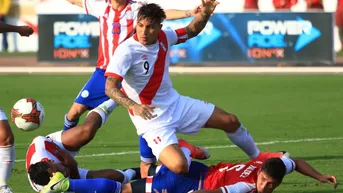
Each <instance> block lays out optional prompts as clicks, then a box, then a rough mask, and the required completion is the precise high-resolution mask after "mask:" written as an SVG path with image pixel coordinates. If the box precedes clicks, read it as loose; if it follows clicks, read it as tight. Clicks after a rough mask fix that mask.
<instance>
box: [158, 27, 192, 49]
mask: <svg viewBox="0 0 343 193" xmlns="http://www.w3.org/2000/svg"><path fill="white" fill-rule="evenodd" d="M163 31H164V33H165V34H166V36H167V40H168V45H169V46H172V45H176V44H180V43H183V42H185V41H187V40H188V35H187V30H186V28H180V29H177V30H173V29H166V30H163Z"/></svg>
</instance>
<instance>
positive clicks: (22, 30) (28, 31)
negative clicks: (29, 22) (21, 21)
mask: <svg viewBox="0 0 343 193" xmlns="http://www.w3.org/2000/svg"><path fill="white" fill-rule="evenodd" d="M4 32H17V33H18V34H20V35H21V36H27V37H28V36H30V35H32V34H33V29H32V28H31V27H29V26H15V25H9V24H6V23H3V22H0V33H4Z"/></svg>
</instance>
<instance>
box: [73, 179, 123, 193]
mask: <svg viewBox="0 0 343 193" xmlns="http://www.w3.org/2000/svg"><path fill="white" fill-rule="evenodd" d="M69 182H70V186H69V189H68V192H69V191H70V192H77V193H94V192H99V193H100V192H101V193H121V183H119V182H116V181H113V180H109V179H105V178H94V179H74V180H73V179H70V180H69Z"/></svg>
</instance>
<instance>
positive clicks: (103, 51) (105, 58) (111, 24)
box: [83, 0, 145, 70]
mask: <svg viewBox="0 0 343 193" xmlns="http://www.w3.org/2000/svg"><path fill="white" fill-rule="evenodd" d="M144 2H145V1H140V0H127V4H126V6H125V8H123V9H122V10H114V9H113V8H112V5H111V1H108V0H83V8H84V10H85V12H86V13H87V14H90V15H93V16H95V17H97V18H98V19H99V23H100V36H99V46H98V61H97V64H96V67H97V68H100V69H103V70H106V68H107V65H108V64H109V62H110V60H111V58H112V55H113V53H114V51H115V50H116V49H117V47H118V45H119V44H121V43H122V42H123V41H124V40H126V39H127V38H129V37H131V36H132V35H133V33H134V27H135V26H136V19H137V13H138V10H139V8H140V6H141V5H142V4H143V3H144Z"/></svg>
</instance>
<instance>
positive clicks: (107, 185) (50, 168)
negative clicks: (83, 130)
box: [29, 140, 203, 193]
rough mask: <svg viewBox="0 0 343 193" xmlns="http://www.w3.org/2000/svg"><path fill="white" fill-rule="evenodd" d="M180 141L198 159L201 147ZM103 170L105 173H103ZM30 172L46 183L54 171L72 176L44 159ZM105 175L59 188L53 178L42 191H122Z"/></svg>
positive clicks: (118, 185) (103, 192) (59, 174)
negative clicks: (55, 185)
mask: <svg viewBox="0 0 343 193" xmlns="http://www.w3.org/2000/svg"><path fill="white" fill-rule="evenodd" d="M180 141H181V142H180V143H181V144H185V145H186V146H187V147H188V148H189V149H192V150H193V152H192V154H191V156H192V158H194V159H196V157H197V153H198V151H199V147H198V146H193V145H191V144H188V143H187V142H186V141H184V140H180ZM202 149H203V148H202ZM70 159H72V158H70ZM74 162H75V161H74ZM32 168H33V169H32ZM66 170H67V171H66ZM130 170H135V171H137V172H138V173H139V168H134V169H128V171H130ZM102 172H103V173H104V174H101V173H102ZM151 172H152V173H155V168H154V167H151ZM29 173H33V174H34V175H35V176H36V174H37V173H39V175H40V177H39V178H40V179H44V184H47V182H49V179H50V176H52V175H53V173H57V175H58V176H59V177H56V176H55V177H54V178H61V177H63V178H64V177H69V176H70V172H69V169H68V168H66V167H64V166H61V164H53V163H50V162H44V161H42V162H38V163H36V164H34V165H32V166H31V167H30V170H29ZM80 173H81V172H80ZM89 173H90V172H89ZM138 175H139V174H136V176H137V178H139V177H140V176H138ZM30 176H31V175H30ZM105 176H107V175H106V173H105V171H99V175H97V177H98V178H99V179H91V180H89V179H86V180H79V179H76V178H74V179H72V180H70V181H69V182H68V183H63V184H60V185H58V186H57V187H59V188H58V189H57V190H54V188H53V189H51V188H50V187H51V183H56V182H55V181H53V180H52V181H51V183H50V185H47V186H45V187H44V188H43V189H42V191H41V193H47V192H55V191H59V189H64V188H67V189H68V192H69V191H72V192H78V193H83V192H91V193H93V192H102V193H106V192H113V191H114V192H116V191H120V189H121V183H118V182H116V181H113V180H116V179H115V178H109V177H107V179H101V177H102V178H104V177H105ZM92 177H95V176H94V175H93V176H92ZM35 178H36V177H35ZM108 179H111V180H108ZM117 181H118V180H117ZM66 186H67V187H66Z"/></svg>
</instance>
